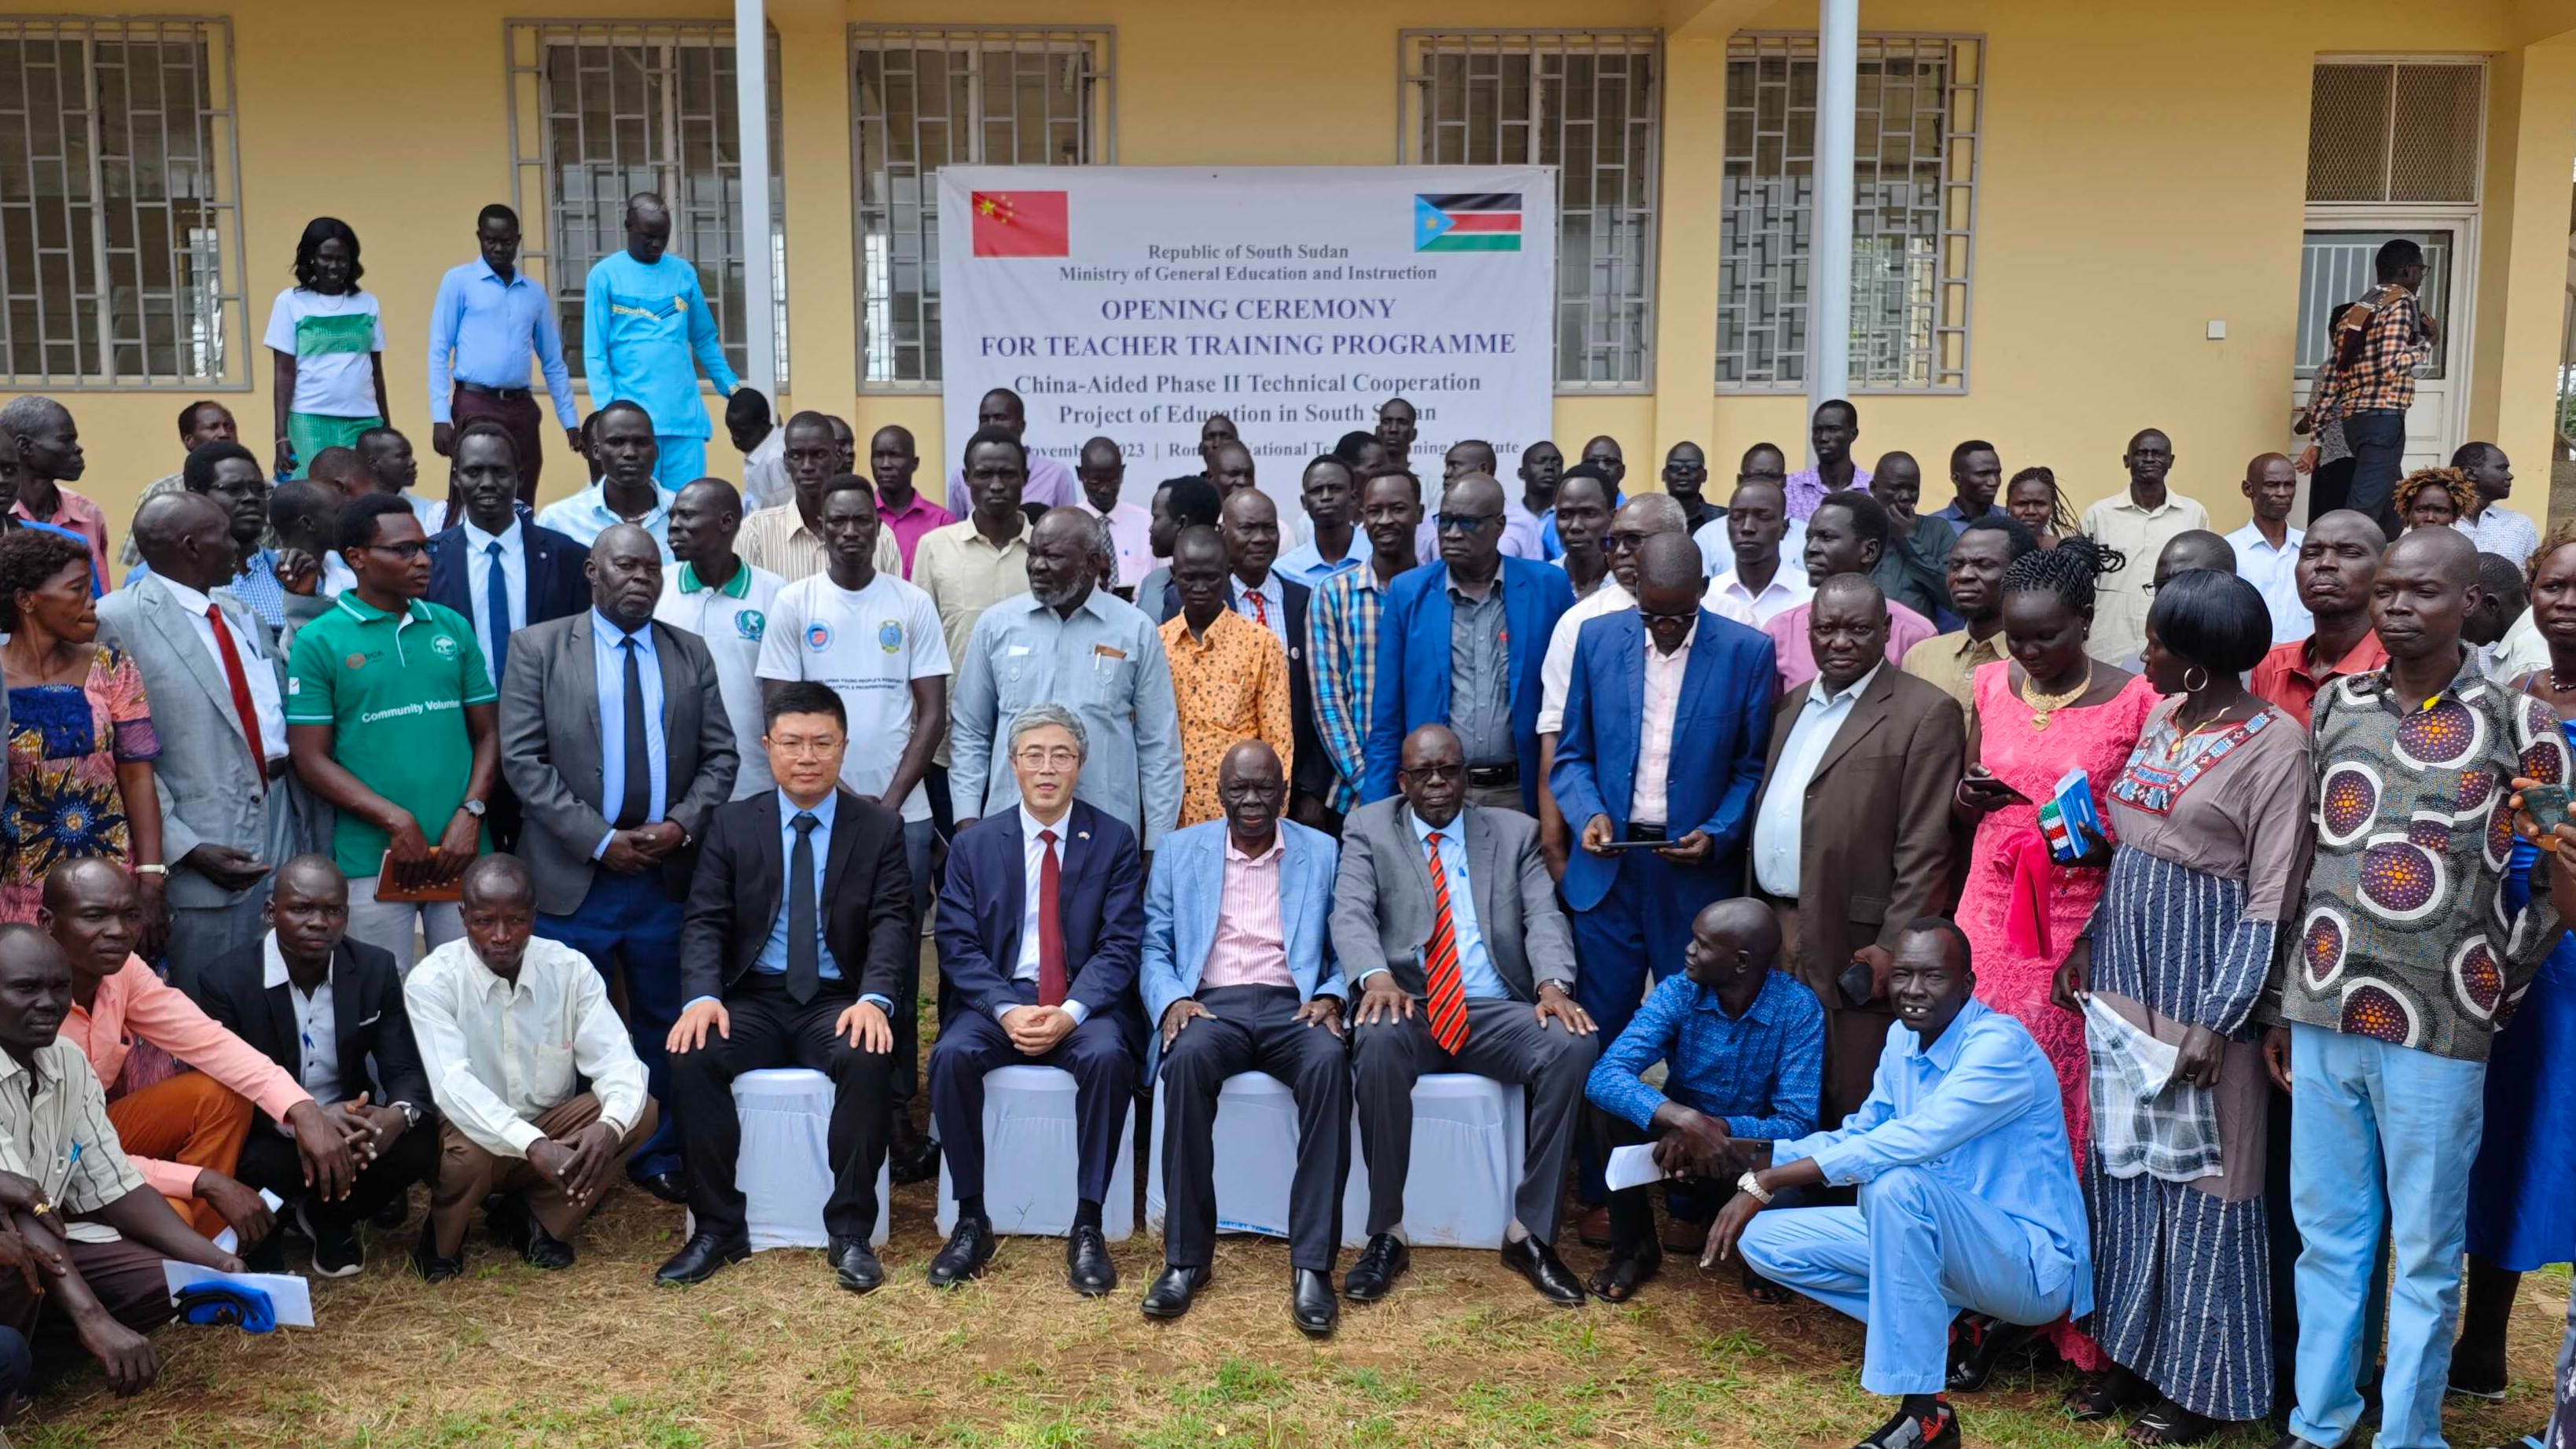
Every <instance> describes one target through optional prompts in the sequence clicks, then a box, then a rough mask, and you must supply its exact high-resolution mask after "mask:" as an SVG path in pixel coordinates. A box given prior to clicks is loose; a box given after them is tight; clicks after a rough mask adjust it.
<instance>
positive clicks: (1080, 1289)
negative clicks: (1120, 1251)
mask: <svg viewBox="0 0 2576 1449" xmlns="http://www.w3.org/2000/svg"><path fill="white" fill-rule="evenodd" d="M1064 1281H1065V1282H1067V1283H1069V1284H1071V1285H1072V1286H1073V1291H1074V1292H1076V1293H1079V1294H1081V1295H1082V1296H1083V1297H1085V1298H1098V1297H1100V1296H1101V1295H1102V1294H1104V1293H1107V1292H1109V1291H1110V1290H1111V1289H1113V1288H1116V1287H1117V1286H1118V1265H1117V1264H1115V1263H1113V1262H1110V1261H1109V1241H1108V1240H1107V1239H1106V1238H1103V1237H1102V1236H1101V1235H1100V1229H1098V1228H1091V1227H1080V1226H1077V1227H1075V1228H1074V1230H1073V1235H1072V1236H1071V1237H1068V1238H1066V1239H1065V1241H1064Z"/></svg>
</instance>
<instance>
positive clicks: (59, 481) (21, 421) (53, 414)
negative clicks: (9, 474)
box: [0, 395, 108, 589]
mask: <svg viewBox="0 0 2576 1449" xmlns="http://www.w3.org/2000/svg"><path fill="white" fill-rule="evenodd" d="M0 435H7V436H9V437H13V438H15V439H17V440H18V460H19V464H20V474H19V480H18V501H17V502H15V503H12V504H10V505H9V511H10V512H11V513H13V514H15V515H17V516H18V517H20V518H23V519H25V520H27V521H28V522H29V523H42V524H49V525H51V526H53V527H55V528H59V529H62V530H63V531H65V532H67V533H73V534H78V535H79V536H80V540H81V542H83V543H86V544H88V545H89V566H90V572H91V573H93V574H95V575H96V576H97V578H98V586H99V587H100V588H102V589H104V588H106V587H107V583H108V576H107V560H108V551H107V515H106V513H104V512H103V511H101V510H100V508H99V506H98V504H97V503H95V502H93V501H92V500H91V499H90V498H89V497H88V496H87V495H85V494H81V493H75V492H73V491H72V490H71V489H69V488H66V487H64V486H63V485H64V484H66V483H76V482H79V481H80V476H81V474H82V473H83V472H84V471H86V470H87V468H88V466H89V464H88V461H87V459H86V458H85V457H84V456H83V455H82V453H81V445H80V429H79V428H78V427H77V426H75V425H74V424H73V422H72V413H71V409H69V408H67V407H64V406H63V405H62V404H61V403H58V402H56V401H54V400H53V399H52V398H49V397H36V396H33V395H29V396H24V397H16V398H12V399H10V400H9V404H8V406H6V407H0Z"/></svg>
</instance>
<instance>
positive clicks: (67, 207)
mask: <svg viewBox="0 0 2576 1449" xmlns="http://www.w3.org/2000/svg"><path fill="white" fill-rule="evenodd" d="M235 119H236V118H235V116H234V112H233V56H232V27H231V25H230V24H229V23H228V22H226V21H223V20H188V19H176V18H168V19H164V18H157V17H143V16H134V17H122V18H116V19H104V18H102V19H86V18H70V17H43V18H30V19H24V20H16V19H0V383H5V384H7V385H9V386H12V387H30V388H32V387H45V388H57V389H77V388H83V387H101V388H106V387H114V388H149V387H170V388H183V387H184V388H188V389H191V390H195V389H202V388H207V387H223V386H226V385H232V386H246V385H247V384H248V376H247V369H246V368H245V367H244V365H243V362H242V359H241V358H240V357H237V356H235V355H233V349H232V348H231V347H229V346H228V343H229V342H230V340H231V339H232V338H235V337H242V336H249V335H251V333H250V330H249V326H248V323H247V320H246V318H245V314H244V312H243V305H242V242H241V210H240V205H239V198H240V195H241V167H240V159H239V156H238V155H237V153H236V152H235V150H234V146H233V139H234V134H235V130H234V127H235ZM280 261H281V262H282V261H283V259H282V258H281V259H280ZM280 270H281V271H283V270H284V268H283V266H282V265H281V267H280Z"/></svg>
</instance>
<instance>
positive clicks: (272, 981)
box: [259, 931, 491, 991]
mask: <svg viewBox="0 0 2576 1449" xmlns="http://www.w3.org/2000/svg"><path fill="white" fill-rule="evenodd" d="M259 957H260V960H261V962H262V963H264V966H265V970H264V971H263V973H262V975H261V977H260V984H261V985H262V986H263V987H265V988H267V989H268V990H270V991H275V990H276V989H277V988H279V987H281V986H292V985H294V980H293V978H292V977H291V976H289V975H288V974H287V970H286V953H285V952H283V951H280V950H279V949H277V932H275V931H271V932H269V933H268V934H267V935H265V936H263V937H261V938H260V942H259ZM484 974H485V975H490V974H491V973H489V972H486V973H484ZM322 984H323V985H324V986H328V985H330V984H331V968H330V966H329V965H327V964H326V965H324V966H323V968H322Z"/></svg>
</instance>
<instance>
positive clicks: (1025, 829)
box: [1018, 805, 1073, 845]
mask: <svg viewBox="0 0 2576 1449" xmlns="http://www.w3.org/2000/svg"><path fill="white" fill-rule="evenodd" d="M1018 808H1019V812H1020V839H1021V840H1022V841H1023V842H1027V841H1032V840H1035V839H1037V838H1038V832H1039V831H1041V830H1052V831H1054V832H1055V843H1056V844H1058V845H1062V844H1064V843H1065V841H1066V840H1067V839H1069V838H1070V837H1071V836H1072V834H1073V811H1072V810H1071V809H1070V808H1068V809H1066V811H1065V812H1064V818H1063V819H1061V820H1058V821H1057V822H1056V823H1054V824H1053V825H1049V824H1047V823H1046V822H1045V821H1043V820H1040V819H1039V818H1037V817H1036V816H1035V815H1032V814H1030V813H1029V807H1028V806H1026V805H1022V806H1020V807H1018Z"/></svg>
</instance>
